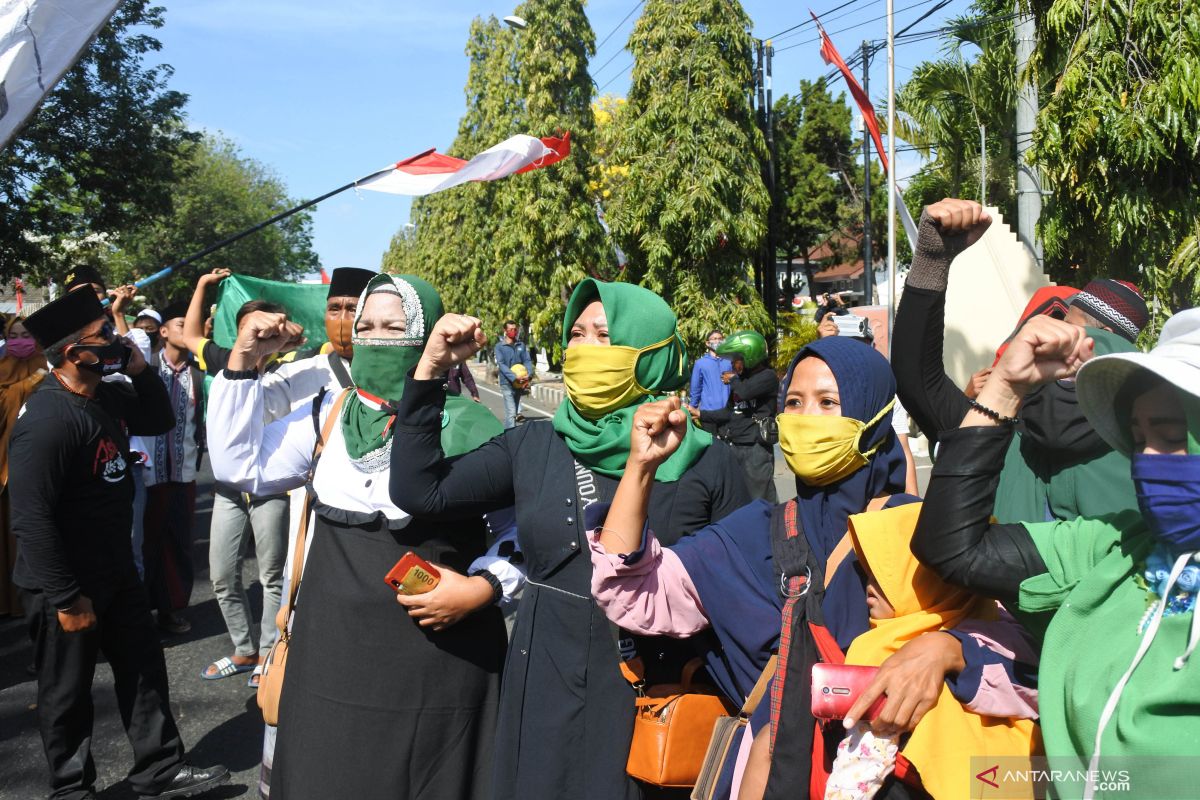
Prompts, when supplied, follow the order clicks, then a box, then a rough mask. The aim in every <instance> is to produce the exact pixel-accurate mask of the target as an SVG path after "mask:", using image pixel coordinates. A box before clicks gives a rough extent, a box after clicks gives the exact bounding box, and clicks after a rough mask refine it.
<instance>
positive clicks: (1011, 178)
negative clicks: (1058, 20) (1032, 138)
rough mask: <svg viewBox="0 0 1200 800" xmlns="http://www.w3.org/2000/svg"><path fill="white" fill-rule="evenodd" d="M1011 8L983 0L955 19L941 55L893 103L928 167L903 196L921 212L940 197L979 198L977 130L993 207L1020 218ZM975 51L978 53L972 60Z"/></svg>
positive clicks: (902, 134)
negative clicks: (984, 144) (1017, 208)
mask: <svg viewBox="0 0 1200 800" xmlns="http://www.w3.org/2000/svg"><path fill="white" fill-rule="evenodd" d="M1011 14H1012V11H1011V3H1010V4H1007V5H1005V4H1002V3H1001V2H998V0H978V2H976V3H975V4H974V5H973V6H972V8H971V13H969V14H967V15H965V16H963V17H959V18H957V19H954V20H952V21H951V22H950V24H949V26H948V27H949V31H948V32H947V34H946V36H945V39H944V42H945V44H944V48H943V49H944V56H943V57H942V58H939V59H936V60H933V61H926V62H924V63H922V64H919V65H918V66H917V68H916V69H914V70H913V72H912V75H911V77H910V78H909V80H908V81H907V82H906V83H905V84H904V86H903V87H901V89H900V91H899V92H898V94H897V98H896V107H897V110H898V112H899V113H898V116H897V119H896V134H897V136H898V137H899V138H902V139H904V140H905V141H906V142H908V143H909V144H911V145H913V146H914V147H916V149H917V151H918V152H919V153H920V154H921V155H922V156H923V157H925V158H926V159H931V161H930V162H929V163H928V164H926V165H925V166H924V167H922V169H921V171H920V173H919V174H918V175H917V176H915V177H914V178H913V180H912V181H911V185H910V187H909V190H908V191H907V192H906V197H907V199H908V200H909V201H910V203H911V204H912V206H913V207H916V208H920V207H923V206H925V205H927V204H929V203H933V202H936V201H938V200H941V199H942V198H943V197H967V198H975V199H978V198H979V197H980V183H981V178H980V175H981V167H983V166H985V165H984V164H982V163H981V157H980V127H981V126H982V127H983V129H984V132H985V136H984V139H985V143H986V155H987V159H986V172H987V174H986V176H985V177H984V180H985V181H986V186H985V188H986V193H985V195H984V196H985V199H986V201H987V204H988V205H991V206H997V207H999V208H1000V211H1001V212H1002V213H1003V214H1004V216H1005V217H1006V218H1007V219H1015V216H1016V90H1017V81H1016V48H1015V45H1014V40H1013V29H1012V18H1011ZM969 53H973V55H968V54H969Z"/></svg>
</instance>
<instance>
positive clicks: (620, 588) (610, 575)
mask: <svg viewBox="0 0 1200 800" xmlns="http://www.w3.org/2000/svg"><path fill="white" fill-rule="evenodd" d="M607 512H608V504H607V503H596V504H595V505H592V506H589V507H588V509H587V511H586V512H585V514H586V519H587V527H588V544H589V545H590V549H591V555H592V596H593V597H594V598H596V604H597V605H599V606H600V608H601V610H603V611H604V614H605V616H607V617H608V618H609V620H610V621H611V622H613V623H614V624H616V625H620V626H621V627H622V628H624V629H625V630H627V631H631V632H633V633H637V634H641V635H643V636H674V637H676V638H686V637H688V636H693V635H695V634H697V633H699V632H700V631H702V630H704V629H705V628H707V627H708V626H709V622H708V617H707V616H706V615H705V613H704V606H702V605H701V603H700V595H699V593H698V592H697V591H696V586H695V584H693V583H692V579H691V578H690V577H688V574H687V569H685V568H684V566H683V562H682V561H680V560H679V556H677V555H675V553H673V552H671V551H670V550H664V549H663V548H662V546H661V545H660V544H659V543H658V540H657V539H655V538H654V534H653V533H651V532H650V528H649V524H648V523H647V526H646V527H645V528H644V529H643V530H642V545H641V548H640V549H639V550H638V551H637V552H635V553H630V554H627V555H614V554H612V553H609V552H608V551H607V550H605V549H604V547H603V546H602V545H601V544H600V527H601V526H602V525H603V524H604V518H605V516H606V515H607Z"/></svg>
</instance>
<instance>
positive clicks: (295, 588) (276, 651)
mask: <svg viewBox="0 0 1200 800" xmlns="http://www.w3.org/2000/svg"><path fill="white" fill-rule="evenodd" d="M350 391H351V390H350V389H346V390H344V391H342V392H340V393H339V394H338V396H337V399H336V400H334V402H333V408H331V409H330V410H329V416H328V417H326V418H325V424H324V426H322V428H321V435H320V436H319V437H318V438H317V446H316V447H315V448H314V449H313V457H312V465H311V466H310V467H309V469H308V484H309V485H311V484H312V479H313V475H315V474H316V472H317V461H318V460H319V459H320V458H321V451H322V450H324V449H325V442H327V441H328V440H329V434H330V432H331V431H332V430H333V426H334V425H335V424H336V423H337V420H338V417H340V416H341V411H342V403H343V401H345V399H346V395H348V394H349V393H350ZM311 504H312V493H311V492H309V491H308V489H307V488H306V489H305V491H304V515H303V516H302V517H301V518H300V529H299V531H298V532H297V534H296V549H295V551H294V553H293V555H292V583H291V586H290V587H289V589H288V600H287V604H286V605H284V606H283V607H281V608H280V609H279V613H278V614H276V615H275V624H276V625H277V626H278V627H279V635H278V636H277V637H275V644H273V645H271V651H270V652H269V653H267V660H266V662H264V663H263V671H262V676H261V677H260V678H259V680H258V707H259V708H260V709H261V710H262V715H263V722H265V723H267V724H268V725H278V724H279V697H280V695H281V694H282V693H283V678H284V676H285V675H286V674H287V657H288V645H289V644H290V642H291V639H292V634H291V622H292V616H293V614H295V612H296V594H297V593H298V592H299V591H300V579H301V578H302V577H303V576H304V542H305V540H306V539H307V538H308V515H309V508H310V506H311Z"/></svg>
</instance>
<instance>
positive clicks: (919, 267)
mask: <svg viewBox="0 0 1200 800" xmlns="http://www.w3.org/2000/svg"><path fill="white" fill-rule="evenodd" d="M966 249H967V233H966V232H965V231H964V232H962V233H952V234H943V233H942V229H941V228H940V227H939V226H938V224H937V223H936V222H934V221H933V218H931V217H930V216H929V214H928V213H927V212H925V211H922V212H921V223H920V225H918V226H917V246H916V248H915V249H914V250H913V260H912V269H911V270H909V273H908V277H907V278H905V280H904V285H905V286H915V287H917V288H918V289H928V290H929V291H931V292H944V291H946V283H947V278H948V276H949V274H950V262H951V261H953V260H954V258H955V256H957V255H958V254H959V253H961V252H962V251H963V250H966Z"/></svg>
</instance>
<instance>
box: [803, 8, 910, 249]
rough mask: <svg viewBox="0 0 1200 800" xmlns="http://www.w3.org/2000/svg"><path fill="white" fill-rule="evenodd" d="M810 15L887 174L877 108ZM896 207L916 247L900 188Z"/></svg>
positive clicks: (826, 56)
mask: <svg viewBox="0 0 1200 800" xmlns="http://www.w3.org/2000/svg"><path fill="white" fill-rule="evenodd" d="M808 13H809V14H810V15H811V16H812V18H813V22H815V23H817V30H818V31H819V32H820V34H821V58H823V59H825V63H826V64H830V65H832V66H835V67H837V68H838V71H839V72H841V73H842V77H843V78H845V79H846V85H847V86H849V87H850V96H851V97H853V98H854V102H855V103H857V104H858V110H859V111H861V112H862V115H863V124H864V125H866V126H867V130H868V131H869V132H870V134H871V138H872V139H873V140H874V141H875V153H876V154H877V155H878V156H879V163H880V164H882V165H883V171H884V173H885V174H886V173H887V171H888V169H889V164H888V157H887V150H886V149H884V146H883V137H882V136H881V135H880V133H879V117H878V116H877V115H876V114H875V106H873V105H871V98H870V97H867V93H866V92H864V91H863V88H862V85H861V84H860V83H859V82H858V80H857V79H856V78H855V77H854V73H853V72H851V71H850V67H848V66H846V62H845V60H843V59H842V54H841V53H839V52H838V50H837V48H836V47H834V46H833V40H832V39H830V38H829V34H828V33H826V32H825V27H824V26H823V25H821V20H819V19H817V15H816V14H813V12H812V11H811V10H809V12H808ZM896 207H897V208H898V209H899V210H900V222H901V223H902V224H903V225H904V232H905V233H906V234H907V235H908V241H909V243H910V244H911V245H914V246H915V245H916V242H917V224H916V223H915V222H913V218H912V214H909V213H908V206H906V205H904V198H903V197H901V195H900V189H899V188H897V189H896Z"/></svg>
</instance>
